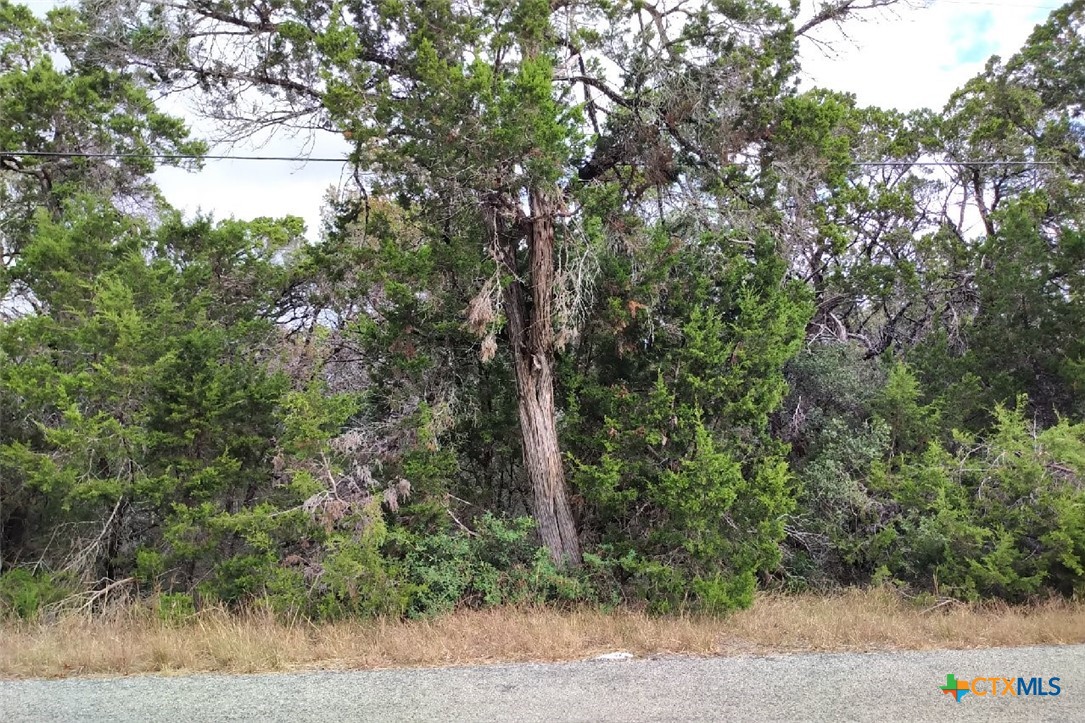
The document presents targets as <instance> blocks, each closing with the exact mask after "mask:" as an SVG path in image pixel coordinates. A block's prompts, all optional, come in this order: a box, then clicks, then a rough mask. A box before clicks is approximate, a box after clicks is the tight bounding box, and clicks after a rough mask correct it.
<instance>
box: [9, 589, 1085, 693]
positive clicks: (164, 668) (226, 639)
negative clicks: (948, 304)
mask: <svg viewBox="0 0 1085 723" xmlns="http://www.w3.org/2000/svg"><path fill="white" fill-rule="evenodd" d="M0 637H2V640H3V645H0V675H3V676H8V677H39V676H40V677H56V676H68V675H93V674H131V673H152V672H154V673H163V672H169V673H180V672H206V671H224V672H257V671H273V670H294V669H299V668H318V667H319V668H350V669H366V668H384V667H393V666H428V665H461V664H469V663H491V662H498V661H502V662H512V661H557V660H571V659H579V658H585V657H590V656H593V655H597V654H599V653H603V652H608V651H614V650H627V651H630V652H633V653H636V654H637V655H641V656H643V655H658V654H691V655H736V654H761V653H770V652H799V651H845V650H846V651H855V650H879V649H913V650H917V649H927V648H974V647H998V646H1009V645H1034V644H1049V645H1050V644H1067V643H1083V642H1085V604H1082V603H1071V602H1063V601H1052V602H1047V603H1042V604H1037V605H1033V606H1028V607H1008V606H1004V605H996V606H989V605H988V606H971V605H964V604H959V603H955V602H946V603H944V604H941V605H938V606H935V607H934V608H933V609H931V608H926V609H924V608H921V607H917V606H915V605H914V604H911V603H909V602H907V601H905V600H902V599H901V598H900V597H898V596H896V595H894V594H892V593H891V592H888V591H883V590H870V591H848V592H843V593H839V594H834V595H799V596H782V595H763V596H761V597H760V598H759V599H758V601H757V603H756V604H755V605H754V607H753V608H752V609H750V610H746V611H743V612H739V613H735V614H733V615H731V616H728V617H726V618H698V617H689V616H683V617H652V616H649V615H645V614H642V613H636V612H630V611H620V612H602V611H598V610H573V611H557V610H552V609H508V608H505V609H494V610H483V611H463V612H459V613H455V614H453V615H448V616H445V617H441V618H436V619H433V620H421V621H369V622H343V623H335V624H322V625H309V624H305V623H297V624H284V623H282V622H280V621H276V620H275V618H274V617H272V616H270V615H262V614H255V613H252V614H247V615H240V616H239V615H236V614H233V615H231V614H228V613H226V612H222V611H210V612H205V613H201V614H199V615H197V616H196V617H195V618H194V619H192V620H191V621H189V622H186V623H184V624H181V625H167V624H164V623H161V622H158V621H157V620H154V619H153V618H152V617H151V616H150V615H148V614H147V612H146V611H132V610H128V611H125V612H119V613H114V614H113V615H112V616H110V617H108V618H106V617H101V616H99V617H96V618H88V617H79V616H71V617H67V618H64V619H62V620H60V621H59V622H55V623H52V624H26V623H21V624H7V625H5V626H4V627H2V628H0Z"/></svg>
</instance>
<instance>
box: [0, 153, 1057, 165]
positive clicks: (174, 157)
mask: <svg viewBox="0 0 1085 723" xmlns="http://www.w3.org/2000/svg"><path fill="white" fill-rule="evenodd" d="M0 156H8V157H24V158H100V159H142V160H168V161H286V162H291V163H349V162H350V160H349V159H347V158H329V157H321V156H231V155H215V154H211V155H205V156H198V155H194V154H176V153H89V152H88V153H82V152H78V151H73V152H65V151H3V150H0ZM851 165H853V166H863V167H879V166H885V167H894V166H899V167H910V166H931V167H939V166H1056V165H1058V162H1057V161H1019V160H1002V161H978V160H976V161H856V162H854V163H852V164H851Z"/></svg>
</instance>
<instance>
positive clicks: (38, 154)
mask: <svg viewBox="0 0 1085 723" xmlns="http://www.w3.org/2000/svg"><path fill="white" fill-rule="evenodd" d="M0 156H21V157H24V158H101V159H116V160H123V159H141V160H166V161H293V162H303V163H346V162H347V159H346V158H322V157H320V156H228V155H216V154H209V155H205V156H199V155H195V154H185V153H89V152H88V153H83V152H79V151H72V152H66V151H0Z"/></svg>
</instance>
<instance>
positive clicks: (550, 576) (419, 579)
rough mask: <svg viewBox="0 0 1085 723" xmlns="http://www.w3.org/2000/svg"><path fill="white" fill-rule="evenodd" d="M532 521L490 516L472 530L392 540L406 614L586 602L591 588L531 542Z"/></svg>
mask: <svg viewBox="0 0 1085 723" xmlns="http://www.w3.org/2000/svg"><path fill="white" fill-rule="evenodd" d="M533 529H534V521H533V520H532V519H531V518H530V517H520V518H516V519H514V520H510V521H508V522H505V521H503V520H501V519H499V518H497V517H494V516H493V515H491V514H486V515H483V516H482V517H479V518H478V519H477V520H476V521H475V529H474V530H473V531H472V532H471V533H469V534H467V533H464V532H463V531H455V532H442V533H438V534H431V535H424V536H423V535H412V534H409V533H406V532H401V533H400V534H399V535H398V536H397V537H395V538H394V539H393V549H394V550H395V551H397V552H396V553H395V554H397V555H402V556H403V569H404V573H405V579H406V581H407V582H408V584H409V586H410V597H409V603H408V606H407V614H408V615H410V616H412V617H422V616H429V615H435V614H440V613H445V612H450V611H452V610H454V609H456V608H459V607H463V606H466V607H490V606H495V605H503V604H512V605H515V604H524V603H531V604H543V603H552V602H576V601H583V600H589V599H591V597H592V590H591V588H590V586H589V585H588V584H587V582H586V581H585V580H584V579H583V578H581V577H578V576H576V575H570V574H569V573H568V572H563V571H559V570H558V569H557V567H555V565H554V563H553V562H552V561H551V560H550V557H549V555H548V554H547V552H546V550H545V549H543V548H540V547H539V546H538V544H537V543H536V542H535V541H534V540H533V539H532V535H531V532H532V531H533Z"/></svg>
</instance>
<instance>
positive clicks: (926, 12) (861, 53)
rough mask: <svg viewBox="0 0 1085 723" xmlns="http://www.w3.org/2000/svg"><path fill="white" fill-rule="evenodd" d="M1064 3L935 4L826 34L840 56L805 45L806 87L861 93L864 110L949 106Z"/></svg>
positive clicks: (993, 0)
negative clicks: (958, 92)
mask: <svg viewBox="0 0 1085 723" xmlns="http://www.w3.org/2000/svg"><path fill="white" fill-rule="evenodd" d="M1054 7H1056V5H1055V4H1054V3H1053V2H1051V1H1050V0H1045V1H1043V2H1028V0H1001V1H1000V0H987V1H986V2H984V1H982V0H975V1H973V0H934V2H933V3H931V4H930V5H929V6H928V7H910V8H909V7H901V8H900V9H894V10H891V11H889V10H887V11H883V12H881V13H880V14H879V15H878V17H872V18H871V19H870V20H868V21H866V22H862V23H855V24H853V25H850V26H848V27H847V28H846V30H847V32H848V34H849V36H850V41H849V40H848V39H844V38H842V37H841V35H840V34H839V33H833V32H824V33H822V35H821V38H820V39H823V40H826V41H829V42H831V43H832V45H833V49H834V50H835V53H833V54H831V55H829V54H826V53H825V52H823V51H822V50H821V49H819V47H818V46H817V45H816V44H814V43H812V42H804V43H803V44H802V54H803V63H802V65H803V76H804V77H803V85H804V86H806V87H812V86H820V87H827V88H833V89H837V90H843V91H847V92H850V93H854V94H855V96H856V97H857V99H858V100H859V102H860V103H862V104H863V105H876V106H881V107H886V108H898V109H901V110H913V109H915V108H924V107H928V108H941V107H942V106H943V105H945V103H946V101H947V100H949V96H950V94H951V93H953V91H954V90H956V89H957V88H958V87H960V86H961V85H963V84H964V83H965V82H966V81H967V80H968V79H969V78H971V77H973V76H974V75H976V74H977V73H979V72H980V71H981V70H983V67H984V65H985V64H986V62H987V59H988V57H990V56H991V55H1001V56H1002V57H1008V56H1010V55H1012V54H1013V53H1015V52H1016V51H1017V50H1018V49H1019V48H1020V47H1021V45H1022V44H1023V43H1024V42H1025V40H1026V39H1027V38H1028V36H1029V34H1030V33H1031V32H1032V29H1033V28H1034V27H1035V26H1036V24H1038V23H1040V22H1043V20H1044V19H1045V18H1046V17H1047V14H1048V13H1049V12H1050V11H1051V10H1052V9H1053V8H1054Z"/></svg>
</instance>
